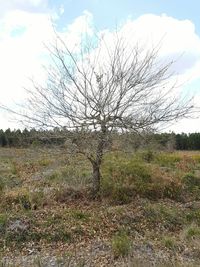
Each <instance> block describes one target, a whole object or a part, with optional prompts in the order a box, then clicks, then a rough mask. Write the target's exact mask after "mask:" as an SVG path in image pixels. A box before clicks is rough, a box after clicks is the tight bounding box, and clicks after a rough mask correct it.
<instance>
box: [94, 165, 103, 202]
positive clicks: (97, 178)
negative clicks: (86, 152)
mask: <svg viewBox="0 0 200 267" xmlns="http://www.w3.org/2000/svg"><path fill="white" fill-rule="evenodd" d="M92 167H93V195H94V197H98V193H99V191H100V185H101V173H100V164H98V163H97V162H93V164H92Z"/></svg>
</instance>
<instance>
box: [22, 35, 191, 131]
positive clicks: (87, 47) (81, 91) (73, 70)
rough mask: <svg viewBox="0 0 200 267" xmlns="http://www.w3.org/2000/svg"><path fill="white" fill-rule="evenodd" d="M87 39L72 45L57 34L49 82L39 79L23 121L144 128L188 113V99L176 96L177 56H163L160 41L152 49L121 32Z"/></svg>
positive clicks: (94, 127) (78, 126) (109, 128)
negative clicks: (167, 59) (128, 39)
mask: <svg viewBox="0 0 200 267" xmlns="http://www.w3.org/2000/svg"><path fill="white" fill-rule="evenodd" d="M96 43H97V45H96V46H94V45H92V44H91V43H90V44H88V43H83V44H82V46H81V48H80V49H76V48H75V49H74V50H70V49H69V48H68V46H67V44H66V43H65V42H64V40H62V39H61V38H60V37H59V36H57V41H56V44H54V45H51V47H49V48H48V49H49V52H50V55H51V59H52V65H51V66H50V67H48V68H47V69H46V70H47V74H48V81H47V83H46V85H45V86H41V85H38V84H37V83H36V82H34V81H32V82H33V86H34V90H29V91H28V100H27V102H26V107H25V113H23V115H24V118H23V121H24V122H25V123H33V125H34V126H38V127H65V128H67V129H87V130H96V131H99V130H103V128H106V131H109V132H110V131H112V130H114V129H115V130H120V131H122V130H126V131H130V130H131V131H136V132H137V131H141V130H146V129H148V128H152V127H153V126H157V125H160V124H161V123H166V122H170V121H173V120H176V119H179V118H182V117H184V116H186V115H187V114H188V113H189V111H190V110H191V108H192V105H191V102H190V101H189V100H188V99H180V95H179V96H177V95H176V96H175V94H174V90H175V87H176V84H175V83H171V82H170V79H171V78H172V76H173V74H171V73H170V67H171V65H172V64H173V62H168V63H166V62H164V63H162V62H160V61H159V56H158V53H159V47H158V46H157V47H154V48H152V49H151V50H146V49H144V48H141V47H139V45H138V44H136V45H134V46H133V47H132V46H131V44H130V43H128V42H126V41H125V40H124V39H123V38H120V37H118V36H117V34H116V36H115V38H114V40H113V43H112V44H108V43H106V41H105V40H104V39H103V38H99V39H98V42H96Z"/></svg>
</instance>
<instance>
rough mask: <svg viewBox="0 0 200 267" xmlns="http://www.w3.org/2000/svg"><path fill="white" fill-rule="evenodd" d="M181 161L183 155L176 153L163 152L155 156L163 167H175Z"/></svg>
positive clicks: (156, 160)
mask: <svg viewBox="0 0 200 267" xmlns="http://www.w3.org/2000/svg"><path fill="white" fill-rule="evenodd" d="M180 161H181V156H180V155H179V154H176V153H167V152H161V153H159V154H157V155H156V156H155V162H156V163H157V164H159V165H160V166H162V167H174V166H175V164H176V163H177V162H180Z"/></svg>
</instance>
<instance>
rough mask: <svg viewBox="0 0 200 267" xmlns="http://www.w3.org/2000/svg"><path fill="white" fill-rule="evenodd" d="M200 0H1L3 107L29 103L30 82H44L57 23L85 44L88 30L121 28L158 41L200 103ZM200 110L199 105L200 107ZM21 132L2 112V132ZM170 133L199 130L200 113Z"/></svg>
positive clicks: (0, 83) (0, 93)
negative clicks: (82, 39)
mask: <svg viewBox="0 0 200 267" xmlns="http://www.w3.org/2000/svg"><path fill="white" fill-rule="evenodd" d="M199 10H200V1H199V0H190V1H188V0H140V1H136V0H65V1H64V0H6V1H5V0H0V103H3V104H4V105H7V106H9V107H11V108H12V107H13V106H14V103H16V102H21V101H23V99H25V89H24V88H28V87H29V85H30V81H29V79H30V78H32V77H33V78H34V79H35V80H37V81H38V82H43V81H44V79H45V74H44V69H43V67H42V66H43V65H45V64H46V63H47V61H48V59H47V58H48V53H47V50H46V48H45V45H46V44H47V45H48V44H49V43H52V42H53V41H54V39H55V34H54V33H53V29H52V25H53V26H54V28H55V29H56V31H57V32H59V33H61V34H62V35H63V36H65V37H66V40H68V43H69V45H72V46H73V45H75V44H79V43H80V39H81V36H82V33H83V31H85V30H86V29H87V31H88V32H94V31H96V32H104V33H105V34H109V33H111V32H112V31H115V30H116V28H117V29H119V30H121V29H123V32H124V34H125V35H127V38H128V37H130V36H132V38H138V40H143V42H145V41H146V43H147V46H148V44H149V42H148V40H149V39H151V41H152V42H155V43H157V42H159V40H163V43H162V48H161V54H162V56H164V57H166V58H172V57H174V58H175V59H177V62H176V63H175V65H174V71H175V72H177V74H178V78H179V83H180V91H182V92H184V93H186V94H188V95H190V96H191V95H194V104H195V105H196V106H198V105H199V103H200V13H199ZM199 106H200V105H199ZM1 128H2V129H7V128H12V129H13V128H21V125H19V124H18V123H17V122H16V121H13V120H12V115H10V114H8V113H7V112H5V111H3V110H0V129H1ZM167 131H175V132H186V133H188V132H200V113H199V114H195V118H190V119H184V120H182V121H180V122H178V123H175V124H174V125H170V127H169V128H167Z"/></svg>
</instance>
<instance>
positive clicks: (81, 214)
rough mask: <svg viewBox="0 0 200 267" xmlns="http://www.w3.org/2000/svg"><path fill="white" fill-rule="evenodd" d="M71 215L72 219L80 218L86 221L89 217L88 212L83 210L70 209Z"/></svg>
mask: <svg viewBox="0 0 200 267" xmlns="http://www.w3.org/2000/svg"><path fill="white" fill-rule="evenodd" d="M71 215H72V217H73V218H74V219H77V220H82V221H87V220H88V219H89V217H90V215H89V214H88V213H85V212H83V211H80V210H74V211H71Z"/></svg>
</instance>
